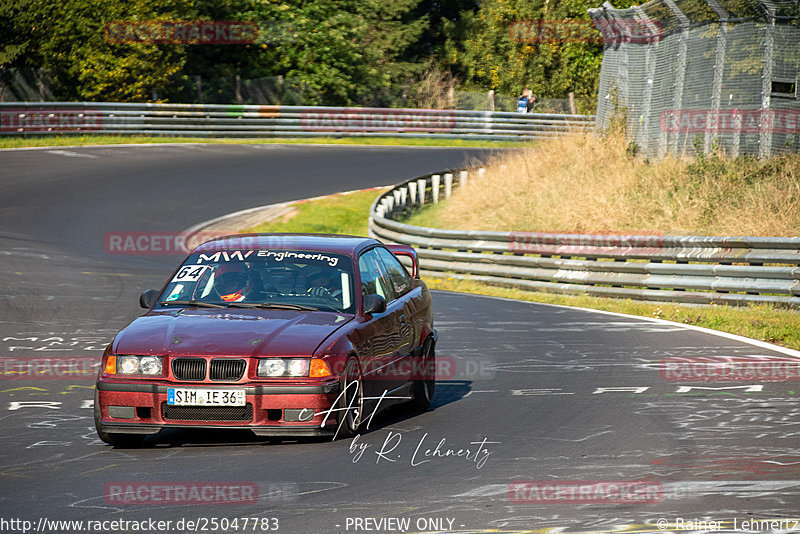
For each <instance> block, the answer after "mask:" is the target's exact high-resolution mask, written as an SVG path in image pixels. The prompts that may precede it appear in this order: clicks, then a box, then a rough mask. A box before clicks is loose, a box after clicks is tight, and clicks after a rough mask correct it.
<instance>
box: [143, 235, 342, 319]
mask: <svg viewBox="0 0 800 534" xmlns="http://www.w3.org/2000/svg"><path fill="white" fill-rule="evenodd" d="M185 301H192V302H199V303H203V304H217V305H223V306H229V307H258V305H267V304H285V305H298V306H304V307H310V308H314V309H318V310H321V311H334V312H345V313H355V299H354V293H353V268H352V262H351V261H350V258H348V257H347V256H342V255H339V254H329V253H324V252H315V251H304V250H221V251H215V252H210V253H201V254H192V255H191V256H189V258H188V259H187V260H186V261H185V262H184V263H183V265H182V266H181V268H180V269H178V272H177V273H176V274H175V275H174V276H173V277H172V280H170V283H169V284H168V285H167V287H166V289H165V290H164V292H163V293H162V294H161V296H160V298H159V304H158V305H157V306H156V307H157V308H158V307H164V306H169V305H171V303H175V304H176V305H177V304H178V303H180V302H185ZM264 307H266V306H264Z"/></svg>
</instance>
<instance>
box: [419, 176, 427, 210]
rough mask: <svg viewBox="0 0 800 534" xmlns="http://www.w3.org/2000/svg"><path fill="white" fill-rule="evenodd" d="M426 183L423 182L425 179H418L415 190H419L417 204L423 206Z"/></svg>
mask: <svg viewBox="0 0 800 534" xmlns="http://www.w3.org/2000/svg"><path fill="white" fill-rule="evenodd" d="M426 185H427V182H425V178H420V179H419V180H417V188H418V189H419V204H420V206H421V205H422V204H425V186H426Z"/></svg>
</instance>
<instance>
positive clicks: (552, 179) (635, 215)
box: [411, 133, 800, 236]
mask: <svg viewBox="0 0 800 534" xmlns="http://www.w3.org/2000/svg"><path fill="white" fill-rule="evenodd" d="M627 148H628V144H627V141H626V140H625V139H624V137H623V136H622V135H620V134H615V133H612V134H609V135H608V136H606V137H596V136H595V135H593V134H581V135H573V136H569V137H564V138H561V139H558V140H554V141H549V142H547V143H542V144H540V145H537V146H535V147H533V148H527V149H521V150H518V151H514V152H512V153H508V152H506V153H504V154H503V155H501V156H498V157H497V158H495V159H494V160H493V161H491V162H490V163H489V164H488V165H487V166H486V174H485V177H484V178H483V179H481V180H477V179H476V174H474V173H472V176H473V179H472V180H470V182H469V183H468V185H467V186H465V187H463V188H461V189H459V190H456V192H455V193H454V194H453V196H452V198H451V199H450V200H449V201H448V202H445V203H442V204H440V205H439V206H440V207H439V208H438V209H436V210H431V211H429V212H422V213H421V214H420V215H418V216H417V217H415V218H414V220H413V221H411V222H412V223H413V224H422V225H429V226H437V225H438V226H441V227H447V228H462V229H476V230H504V231H512V230H516V231H543V232H570V233H629V234H639V233H643V234H652V233H658V234H693V235H762V236H797V235H800V157H798V156H785V157H778V158H772V159H770V160H762V161H758V160H756V159H753V158H739V159H736V160H731V159H724V158H719V157H716V156H711V157H704V158H698V159H695V160H689V159H676V158H668V159H664V160H660V161H658V162H655V163H648V162H646V161H645V160H643V159H641V158H637V157H633V156H631V155H629V154H628V153H627Z"/></svg>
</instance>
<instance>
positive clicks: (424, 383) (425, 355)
mask: <svg viewBox="0 0 800 534" xmlns="http://www.w3.org/2000/svg"><path fill="white" fill-rule="evenodd" d="M419 363H420V366H419V367H417V369H421V372H422V376H421V377H419V378H418V379H417V380H414V385H413V386H412V389H411V391H412V395H413V396H414V398H413V399H412V400H411V402H410V405H411V407H412V408H413V409H414V410H416V411H418V412H425V411H427V410H428V408H429V407H430V405H431V400H432V399H433V394H434V391H435V389H436V351H435V347H434V344H433V340H432V339H431V338H427V339H426V340H425V343H424V344H423V345H422V354H421V355H420V362H419Z"/></svg>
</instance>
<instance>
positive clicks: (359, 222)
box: [242, 189, 379, 236]
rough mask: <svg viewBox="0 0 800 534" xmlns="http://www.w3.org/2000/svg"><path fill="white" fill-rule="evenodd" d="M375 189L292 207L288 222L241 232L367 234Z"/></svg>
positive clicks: (333, 196)
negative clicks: (293, 213)
mask: <svg viewBox="0 0 800 534" xmlns="http://www.w3.org/2000/svg"><path fill="white" fill-rule="evenodd" d="M378 193H379V189H368V190H365V191H357V192H355V193H346V194H339V195H331V196H328V197H325V198H321V199H317V200H310V201H308V202H303V203H299V204H296V205H295V208H296V210H297V211H296V213H295V215H294V216H292V217H291V218H289V219H288V220H276V221H271V222H267V223H264V224H260V225H258V226H255V227H253V228H247V229H245V230H242V231H243V232H299V233H306V232H311V233H317V234H347V235H358V236H366V235H367V213H369V207H370V205H371V204H372V201H373V200H375V197H377V196H378Z"/></svg>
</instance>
